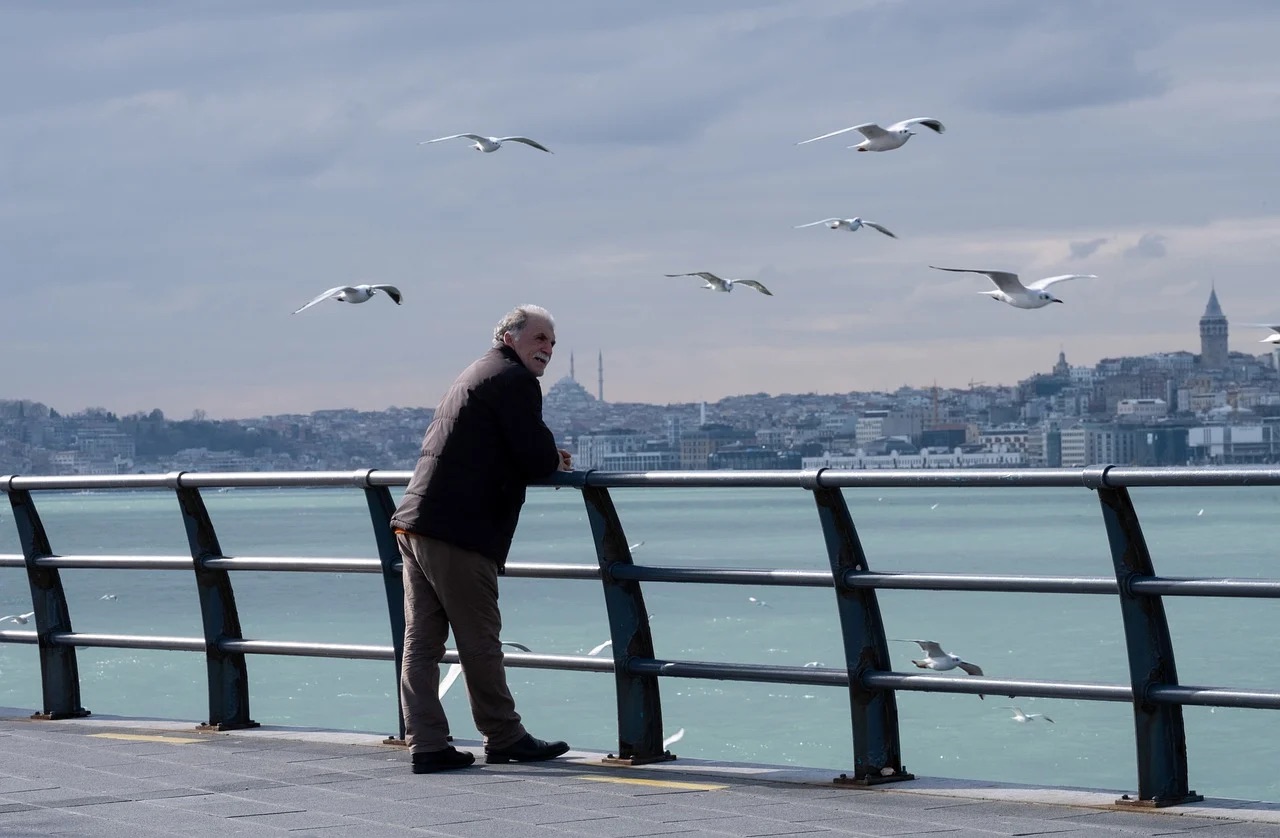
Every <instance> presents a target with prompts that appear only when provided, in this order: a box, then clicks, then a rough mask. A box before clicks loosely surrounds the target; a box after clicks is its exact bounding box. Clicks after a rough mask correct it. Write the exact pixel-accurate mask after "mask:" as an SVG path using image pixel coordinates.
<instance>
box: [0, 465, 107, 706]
mask: <svg viewBox="0 0 1280 838" xmlns="http://www.w3.org/2000/svg"><path fill="white" fill-rule="evenodd" d="M7 494H8V495H9V505H10V506H11V507H12V508H13V520H14V523H15V524H16V525H17V528H18V541H19V542H20V543H21V544H22V556H23V559H24V561H25V563H26V566H27V584H28V585H29V586H30V588H31V606H32V610H33V611H35V621H36V635H37V638H38V643H39V648H40V693H41V707H42V710H41V711H40V712H39V713H32V714H31V718H33V719H74V718H78V717H80V716H87V715H89V711H88V710H86V709H84V708H83V707H81V706H80V668H79V667H78V666H77V665H76V648H75V647H74V646H63V645H61V644H58V643H54V642H53V640H52V637H53V635H54V634H55V633H63V632H70V631H71V613H70V611H69V609H68V608H67V596H66V593H65V592H64V591H63V590H62V577H61V576H59V575H58V570H57V568H52V567H37V566H36V559H43V558H47V557H49V556H52V555H53V549H52V548H51V547H50V546H49V537H48V535H46V534H45V531H44V524H43V523H42V522H41V521H40V513H39V512H37V511H36V504H35V500H34V499H33V498H32V497H31V493H30V492H28V491H25V490H23V489H13V488H10V489H8V491H7Z"/></svg>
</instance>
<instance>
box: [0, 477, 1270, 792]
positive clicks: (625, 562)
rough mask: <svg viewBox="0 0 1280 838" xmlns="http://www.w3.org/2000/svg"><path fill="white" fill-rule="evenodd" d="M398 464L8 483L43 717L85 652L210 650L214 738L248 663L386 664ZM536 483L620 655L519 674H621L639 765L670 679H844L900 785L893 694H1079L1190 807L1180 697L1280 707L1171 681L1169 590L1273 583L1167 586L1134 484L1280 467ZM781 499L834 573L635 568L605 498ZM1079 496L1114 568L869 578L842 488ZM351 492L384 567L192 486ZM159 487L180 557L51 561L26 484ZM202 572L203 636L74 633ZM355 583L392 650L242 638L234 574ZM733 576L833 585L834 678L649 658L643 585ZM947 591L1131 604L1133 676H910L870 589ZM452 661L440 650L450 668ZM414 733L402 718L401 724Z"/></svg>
mask: <svg viewBox="0 0 1280 838" xmlns="http://www.w3.org/2000/svg"><path fill="white" fill-rule="evenodd" d="M410 476H411V474H410V472H407V471H393V470H378V469H358V470H354V471H331V472H274V473H262V472H209V473H194V472H171V473H168V474H143V475H85V476H61V475H59V476H34V475H33V476H24V475H7V476H3V477H0V491H3V492H4V493H5V494H6V495H7V496H8V498H9V501H10V504H11V506H12V507H13V509H14V512H15V516H14V519H15V525H16V526H17V528H18V532H19V540H20V542H21V544H22V549H23V553H22V554H20V555H19V554H0V567H24V568H25V569H26V571H27V574H28V579H29V583H30V585H31V591H32V599H33V610H34V611H35V618H34V622H35V624H36V630H35V631H15V630H7V629H4V630H0V643H17V644H28V645H37V646H38V647H39V653H40V662H41V681H42V689H43V693H44V710H43V715H44V716H46V717H49V718H59V717H65V716H71V715H83V714H85V713H87V711H85V710H84V709H83V708H82V707H80V705H79V675H78V671H77V668H76V660H75V650H76V648H78V647H111V648H144V649H167V650H178V651H199V652H203V653H204V654H205V655H206V656H207V658H208V661H209V691H210V719H209V724H211V725H216V726H219V727H224V728H226V727H243V726H252V725H256V722H254V721H252V719H251V718H250V717H249V708H248V698H249V694H248V675H247V670H246V669H245V666H244V656H245V655H249V654H267V655H292V656H307V657H325V658H356V659H369V660H388V661H395V662H396V663H397V665H398V662H399V659H400V656H401V651H402V641H403V637H402V635H403V620H404V617H403V610H402V608H403V588H402V587H401V582H400V578H399V575H400V571H401V564H400V560H399V556H398V553H397V550H396V548H395V545H394V542H393V541H392V540H391V538H390V527H389V522H390V516H391V513H392V511H393V510H394V505H393V503H392V499H391V496H390V493H389V489H390V487H394V486H404V485H407V483H408V481H409V478H410ZM540 485H547V486H555V487H573V488H577V489H580V490H581V491H582V495H583V499H584V501H585V503H586V506H587V512H588V519H589V522H590V526H591V529H592V533H593V536H594V541H595V546H596V553H597V564H595V565H586V564H541V563H520V562H513V563H511V564H509V565H508V566H507V575H508V576H512V577H525V578H545V579H574V580H589V579H590V580H598V581H600V582H601V583H602V584H603V586H604V592H605V604H606V610H607V613H608V616H609V622H610V639H611V641H612V644H613V650H612V658H611V659H610V658H598V657H590V656H587V657H584V656H569V655H544V654H517V653H511V654H509V655H508V656H507V663H508V665H510V666H522V667H531V668H546V669H566V670H588V671H600V672H613V673H614V674H615V677H616V679H617V697H618V718H619V752H620V753H619V756H620V757H621V758H626V759H630V760H632V761H633V762H645V761H651V760H655V759H662V758H664V757H666V756H668V755H666V754H665V751H664V750H663V749H662V746H661V737H662V723H661V702H660V699H659V693H658V681H659V679H660V678H668V677H677V678H711V679H717V680H731V681H768V682H777V683H793V684H813V685H825V686H843V687H846V688H847V689H848V690H849V691H850V712H851V721H852V723H853V729H854V751H855V753H854V763H855V764H854V779H855V781H859V782H863V783H875V782H885V781H889V780H898V779H909V778H910V777H911V775H909V774H907V773H906V772H905V770H904V769H903V768H902V760H901V755H900V753H899V745H898V722H897V710H896V701H895V693H896V692H897V691H916V692H944V693H962V694H979V695H981V694H984V693H985V694H992V695H1009V696H1010V697H1013V696H1015V695H1023V696H1034V697H1053V698H1077V699H1084V700H1093V701H1120V702H1127V703H1131V704H1133V706H1134V713H1135V733H1136V737H1135V739H1136V744H1137V746H1138V751H1139V795H1138V797H1137V800H1139V801H1141V802H1145V803H1155V804H1156V805H1170V804H1175V803H1179V802H1186V801H1190V800H1195V799H1198V798H1199V796H1198V795H1196V794H1195V792H1194V791H1191V790H1190V789H1189V788H1188V774H1187V767H1186V746H1185V733H1184V731H1183V721H1182V713H1181V710H1182V706H1183V705H1201V706H1215V707H1245V708H1256V709H1280V692H1272V691H1262V690H1251V689H1235V688H1231V687H1224V686H1188V685H1182V684H1179V683H1178V681H1177V674H1176V669H1175V667H1174V664H1173V645H1172V638H1171V637H1170V635H1169V631H1168V626H1167V623H1166V621H1165V618H1164V611H1163V605H1162V601H1161V597H1163V596H1194V597H1205V596H1212V597H1255V598H1269V599H1277V598H1280V580H1274V579H1238V578H1215V577H1163V576H1159V575H1157V574H1156V573H1155V570H1154V565H1153V563H1152V560H1151V557H1150V555H1149V554H1148V553H1147V550H1146V543H1145V539H1144V537H1143V533H1142V529H1141V526H1140V525H1139V524H1138V520H1137V515H1136V512H1135V510H1134V508H1133V504H1132V501H1131V499H1130V498H1129V495H1128V491H1127V490H1128V488H1129V487H1155V486H1168V487H1188V486H1197V487H1208V486H1274V485H1280V468H1275V467H1207V468H1181V467H1175V468H1168V467H1139V466H1110V465H1097V466H1089V467H1086V468H1082V469H1071V468H1053V469H1017V470H1009V469H999V468H991V469H980V470H979V469H936V470H935V469H912V470H900V471H899V470H879V471H876V470H867V471H851V470H839V469H829V468H823V469H802V470H791V471H714V472H711V471H678V472H601V471H581V472H570V473H563V474H557V475H553V476H552V477H551V478H550V479H548V480H546V481H543V483H542V484H540ZM731 487H733V488H738V487H741V488H775V489H802V490H805V491H807V492H809V493H811V494H812V496H813V497H814V500H815V501H816V503H817V506H818V512H819V518H820V521H821V524H822V529H823V533H824V536H825V540H826V545H827V552H828V558H829V563H830V570H829V571H804V570H781V569H770V568H739V567H730V568H713V567H697V568H689V567H664V566H656V565H636V564H634V562H633V561H632V559H631V555H630V549H629V548H628V547H627V543H628V541H627V539H626V537H625V533H624V532H623V528H622V524H621V521H620V519H619V517H618V515H617V511H616V509H615V508H614V505H613V502H612V499H611V498H610V496H609V492H608V490H609V489H610V488H708V489H714V488H731ZM925 487H930V488H940V487H947V488H991V487H1018V488H1084V489H1087V490H1091V491H1094V492H1096V493H1097V495H1098V499H1099V501H1100V505H1101V507H1102V512H1103V520H1104V523H1105V525H1106V528H1107V533H1108V537H1109V541H1110V546H1111V554H1112V560H1113V566H1114V570H1115V574H1114V575H1113V576H1110V577H1103V576H1060V575H1054V576H1035V575H1021V574H1018V575H1010V574H1006V575H996V574H965V573H921V572H876V571H872V570H871V569H870V567H869V566H868V564H867V557H866V556H865V554H864V553H863V551H862V546H861V544H860V542H859V540H858V537H857V531H856V528H855V526H854V522H853V519H852V516H851V514H850V511H849V508H848V506H847V504H846V503H845V500H844V497H843V495H842V493H841V490H842V489H846V488H849V489H856V488H925ZM236 488H250V489H253V488H259V489H266V488H330V489H333V488H337V489H341V488H352V489H359V490H361V491H362V492H363V493H364V494H365V496H366V499H367V500H368V505H369V511H370V515H371V520H372V522H373V525H374V534H375V544H376V546H377V550H376V556H370V557H348V558H315V557H305V556H301V557H299V556H228V555H224V554H223V552H222V549H221V547H220V546H219V544H218V540H217V536H216V534H215V530H214V526H213V521H212V519H211V518H210V516H209V513H208V511H207V509H206V508H205V505H204V502H203V499H202V496H201V494H200V490H201V489H224V490H231V489H236ZM149 489H158V490H168V491H172V492H175V493H176V494H177V495H178V499H179V502H180V507H181V510H182V515H183V520H184V522H185V524H186V528H187V534H188V541H189V546H190V554H189V555H186V556H158V555H146V556H136V555H135V556H127V555H57V554H55V553H54V551H53V550H52V549H51V546H50V543H49V540H48V538H47V536H46V534H45V532H44V526H43V523H42V522H41V519H40V516H39V515H38V513H37V511H36V506H35V503H34V500H33V498H32V496H31V493H32V492H43V491H68V490H69V491H86V490H87V491H94V490H102V491H120V490H149ZM81 568H98V569H125V568H129V569H144V570H185V571H188V572H192V571H194V573H195V574H196V577H197V582H198V589H199V592H200V607H201V615H202V622H203V627H204V635H203V636H200V637H160V636H137V635H121V634H103V633H95V634H90V633H82V632H80V633H78V632H74V631H71V630H70V615H69V613H68V606H67V602H66V597H65V595H64V594H63V591H62V585H61V580H60V578H59V575H58V572H59V570H60V569H81ZM249 570H252V571H282V572H351V573H362V574H381V575H382V578H383V582H384V587H385V589H386V596H387V603H388V612H389V613H388V617H389V620H390V623H391V626H390V627H391V638H392V643H391V644H390V645H388V646H380V645H356V644H332V643H300V642H295V641H281V640H271V639H251V638H245V637H243V636H241V633H240V628H239V617H238V614H237V611H236V606H235V600H234V594H233V588H232V585H231V575H230V574H231V573H233V572H237V571H249ZM654 582H663V583H682V584H731V585H733V584H737V585H760V586H774V587H816V588H823V587H825V588H831V589H834V591H835V593H836V597H837V606H838V608H839V611H840V619H841V626H842V635H843V641H844V648H845V657H846V660H845V663H844V665H843V666H840V667H817V668H809V667H795V666H766V665H756V664H740V663H723V662H710V661H678V660H663V659H661V658H658V657H657V656H656V655H655V654H654V650H653V646H652V638H651V636H650V632H649V625H648V616H647V615H648V612H647V610H646V609H645V608H644V602H643V596H642V594H641V583H654ZM879 589H897V590H945V591H987V592H1002V593H1055V594H1094V595H1110V596H1115V597H1117V598H1118V599H1119V601H1120V603H1121V611H1122V616H1123V618H1124V627H1125V632H1126V638H1127V641H1128V644H1127V645H1128V658H1129V667H1130V675H1131V682H1130V684H1128V685H1112V684H1093V683H1082V682H1066V681H1033V680H1019V679H998V678H992V677H981V676H980V677H975V678H965V679H952V678H947V677H946V676H940V675H930V674H916V673H899V672H893V671H892V670H891V669H890V667H889V663H888V661H889V656H888V652H887V649H886V647H885V641H886V638H885V636H884V630H883V624H882V621H881V619H880V614H879V606H878V604H877V602H876V591H877V590H879ZM456 661H457V654H456V652H453V651H449V652H446V655H445V662H446V663H452V662H456ZM401 735H402V736H403V727H402V728H401Z"/></svg>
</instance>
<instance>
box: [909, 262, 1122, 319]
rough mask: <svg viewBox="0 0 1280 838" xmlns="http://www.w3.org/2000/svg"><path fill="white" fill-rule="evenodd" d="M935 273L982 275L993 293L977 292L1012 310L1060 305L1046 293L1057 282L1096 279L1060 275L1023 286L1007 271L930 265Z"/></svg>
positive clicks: (1092, 275)
mask: <svg viewBox="0 0 1280 838" xmlns="http://www.w3.org/2000/svg"><path fill="white" fill-rule="evenodd" d="M929 267H931V268H933V269H934V270H935V271H952V272H954V273H962V274H983V275H985V276H987V277H988V278H989V279H990V280H991V281H992V282H994V283H995V284H996V290H994V291H979V292H978V293H979V294H984V295H986V296H988V297H990V298H991V299H993V300H999V301H1000V302H1002V303H1008V304H1009V305H1011V306H1013V307H1014V308H1044V307H1045V306H1047V305H1049V303H1060V302H1062V300H1059V299H1058V298H1057V297H1055V296H1053V295H1052V294H1050V293H1049V292H1048V290H1046V289H1048V288H1049V286H1051V285H1054V284H1056V283H1059V282H1066V281H1067V280H1068V279H1097V278H1098V277H1097V276H1095V275H1094V274H1060V275H1059V276H1049V277H1045V278H1044V279H1037V280H1036V281H1035V282H1032V283H1030V284H1028V285H1023V284H1022V282H1021V281H1020V280H1019V279H1018V275H1017V274H1015V273H1009V272H1008V271H979V270H974V269H972V268H940V267H938V266H937V265H930V266H929Z"/></svg>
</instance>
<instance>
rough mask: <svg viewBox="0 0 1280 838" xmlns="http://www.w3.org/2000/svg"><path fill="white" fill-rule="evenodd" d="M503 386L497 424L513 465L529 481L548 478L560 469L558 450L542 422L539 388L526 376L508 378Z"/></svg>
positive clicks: (540, 390) (540, 392)
mask: <svg viewBox="0 0 1280 838" xmlns="http://www.w3.org/2000/svg"><path fill="white" fill-rule="evenodd" d="M503 384H504V385H505V386H504V387H503V389H504V391H505V392H504V398H502V399H501V400H500V403H499V404H498V405H497V409H498V422H499V424H500V425H501V427H502V435H503V437H504V438H505V439H506V442H507V446H508V448H509V449H510V451H511V453H512V455H513V456H514V457H515V462H514V463H513V464H512V465H513V466H514V467H515V468H516V469H517V470H518V471H519V472H520V473H521V474H523V475H524V476H525V478H526V479H528V480H541V479H542V478H544V477H549V476H550V475H551V474H552V473H554V472H555V471H556V469H558V468H559V467H560V450H559V449H558V448H557V447H556V440H555V436H554V435H553V434H552V433H551V429H550V428H548V427H547V425H546V423H545V422H543V421H542V388H540V387H539V386H538V381H537V379H536V378H533V377H532V376H525V375H520V376H511V377H510V378H509V379H507V380H506V381H504V382H503Z"/></svg>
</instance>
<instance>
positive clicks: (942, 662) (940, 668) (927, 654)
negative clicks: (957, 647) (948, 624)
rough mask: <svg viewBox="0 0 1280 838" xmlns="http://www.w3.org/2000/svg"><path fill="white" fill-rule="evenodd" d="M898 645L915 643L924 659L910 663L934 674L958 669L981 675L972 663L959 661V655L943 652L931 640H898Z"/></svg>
mask: <svg viewBox="0 0 1280 838" xmlns="http://www.w3.org/2000/svg"><path fill="white" fill-rule="evenodd" d="M898 642H899V643H915V644H917V645H919V646H920V648H921V649H923V650H924V659H923V660H918V661H912V663H914V664H915V665H916V666H918V667H920V668H921V669H932V670H934V671H935V672H945V671H946V670H948V669H955V668H957V667H959V668H960V669H963V670H964V671H965V672H968V673H969V674H970V675H981V674H982V668H981V667H980V666H978V665H977V664H974V663H969V662H968V661H964V660H961V659H960V656H959V655H953V654H950V653H949V652H946V651H943V648H942V647H941V646H940V645H938V643H937V642H935V641H933V640H899V641H898Z"/></svg>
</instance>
